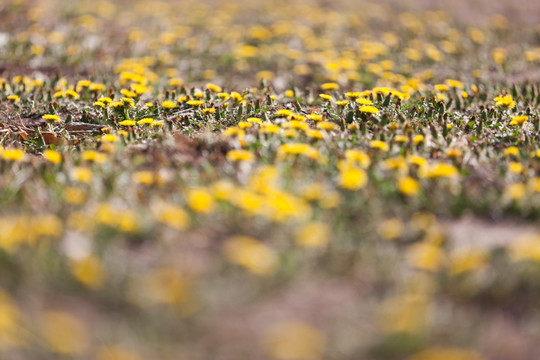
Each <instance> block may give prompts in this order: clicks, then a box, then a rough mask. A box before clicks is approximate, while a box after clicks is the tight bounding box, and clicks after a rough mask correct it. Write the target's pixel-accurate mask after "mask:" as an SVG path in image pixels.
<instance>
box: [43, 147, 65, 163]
mask: <svg viewBox="0 0 540 360" xmlns="http://www.w3.org/2000/svg"><path fill="white" fill-rule="evenodd" d="M43 157H44V158H45V159H47V160H49V161H50V162H52V163H53V164H58V163H59V162H60V161H62V155H60V154H59V153H58V152H56V151H54V150H45V151H44V152H43Z"/></svg>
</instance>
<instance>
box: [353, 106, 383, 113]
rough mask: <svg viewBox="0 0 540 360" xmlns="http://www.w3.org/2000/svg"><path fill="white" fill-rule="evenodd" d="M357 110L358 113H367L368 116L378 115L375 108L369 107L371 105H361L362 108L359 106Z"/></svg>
mask: <svg viewBox="0 0 540 360" xmlns="http://www.w3.org/2000/svg"><path fill="white" fill-rule="evenodd" d="M358 110H359V111H360V112H363V113H368V114H378V113H379V109H377V108H376V107H375V106H371V105H362V106H360V108H359V109H358Z"/></svg>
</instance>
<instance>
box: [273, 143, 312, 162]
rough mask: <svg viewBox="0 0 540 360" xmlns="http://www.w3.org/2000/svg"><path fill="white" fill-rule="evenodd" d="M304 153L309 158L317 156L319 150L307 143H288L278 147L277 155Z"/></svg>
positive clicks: (280, 156)
mask: <svg viewBox="0 0 540 360" xmlns="http://www.w3.org/2000/svg"><path fill="white" fill-rule="evenodd" d="M287 154H291V155H305V156H307V157H309V158H311V159H317V158H319V151H318V150H317V149H315V148H314V147H312V146H311V145H309V144H304V143H288V144H283V145H281V146H280V147H279V148H278V152H277V157H278V158H283V157H284V156H285V155H287Z"/></svg>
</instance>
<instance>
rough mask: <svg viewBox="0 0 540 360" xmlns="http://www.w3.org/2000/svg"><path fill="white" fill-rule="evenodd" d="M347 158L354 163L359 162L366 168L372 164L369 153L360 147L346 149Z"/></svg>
mask: <svg viewBox="0 0 540 360" xmlns="http://www.w3.org/2000/svg"><path fill="white" fill-rule="evenodd" d="M345 159H346V160H347V161H348V162H350V163H352V164H359V165H360V166H361V167H363V168H364V169H366V168H368V167H369V165H371V160H370V158H369V155H368V154H366V153H365V152H363V151H362V150H358V149H349V150H346V151H345Z"/></svg>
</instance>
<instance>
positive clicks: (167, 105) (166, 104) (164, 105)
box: [161, 101, 176, 109]
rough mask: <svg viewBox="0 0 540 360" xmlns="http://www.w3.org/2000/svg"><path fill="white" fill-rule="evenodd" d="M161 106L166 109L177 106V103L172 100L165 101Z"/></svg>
mask: <svg viewBox="0 0 540 360" xmlns="http://www.w3.org/2000/svg"><path fill="white" fill-rule="evenodd" d="M161 107H163V108H164V109H174V108H175V107H176V104H175V103H174V102H172V101H163V102H162V103H161Z"/></svg>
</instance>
